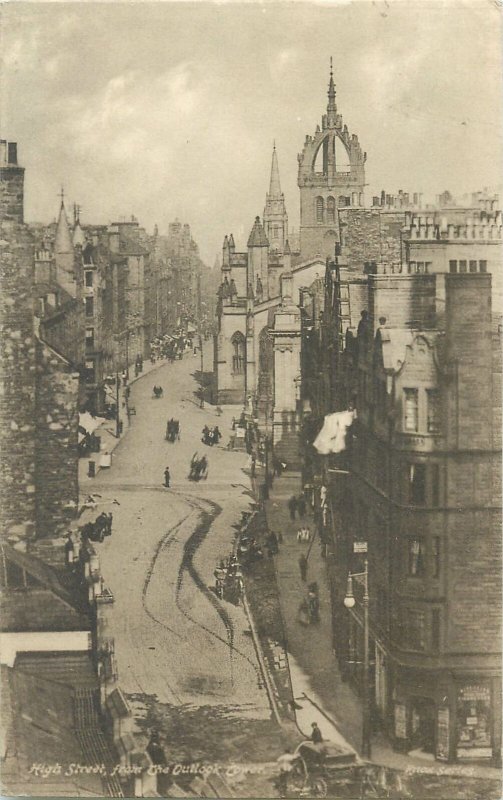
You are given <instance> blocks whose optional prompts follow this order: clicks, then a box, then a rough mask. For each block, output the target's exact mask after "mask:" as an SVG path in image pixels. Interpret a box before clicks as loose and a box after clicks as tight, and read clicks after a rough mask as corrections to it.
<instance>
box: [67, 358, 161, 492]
mask: <svg viewBox="0 0 503 800" xmlns="http://www.w3.org/2000/svg"><path fill="white" fill-rule="evenodd" d="M166 363H168V362H167V359H165V358H163V359H160V360H158V361H156V362H155V364H152V363H151V362H150V361H145V362H144V364H143V372H140V374H139V375H137V376H136V377H130V378H129V383H128V386H132V384H133V383H136V381H139V380H140V379H141V378H143V377H144V376H145V375H148V374H149V373H150V372H154V370H156V369H159V367H163V366H164V365H165V364H166ZM131 372H134V364H132V365H131V367H130V375H131ZM120 403H121V408H120V416H119V418H120V420H121V422H122V424H123V428H122V436H120V437H119V438H117V436H116V435H115V427H116V426H115V420H114V419H109V420H107V421H106V422H104V423H103V424H102V425H100V427H99V428H96V431H95V433H96V435H97V436H99V437H101V448H100V452H99V453H90V454H89V455H88V456H84V457H83V458H79V487H84V486H86V485H87V486H92V484H93V482H94V480H95V479H94V478H90V477H89V475H88V462H89V461H94V462H95V463H96V473H95V474H96V475H97V474H98V472H99V471H100V469H101V467H100V457H101V456H102V455H103V454H104V453H110V455H112V454H113V452H114V450H115V448H116V447H117V446H118V445H119V444H120V442H121V441H122V440H123V438H124V436H125V435H126V433H127V431H128V429H129V427H130V426H131V424H133V423H132V422H131V418H130V419H129V420H128V415H127V413H126V405H125V400H124V387H121V398H120ZM133 416H134V415H133ZM112 465H113V458H112Z"/></svg>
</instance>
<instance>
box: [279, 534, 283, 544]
mask: <svg viewBox="0 0 503 800" xmlns="http://www.w3.org/2000/svg"><path fill="white" fill-rule="evenodd" d="M278 542H279V544H283V534H282V533H281V531H280V532H279V533H278Z"/></svg>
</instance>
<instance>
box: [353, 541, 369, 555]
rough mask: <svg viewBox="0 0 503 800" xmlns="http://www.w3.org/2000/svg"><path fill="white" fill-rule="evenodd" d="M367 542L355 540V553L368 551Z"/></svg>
mask: <svg viewBox="0 0 503 800" xmlns="http://www.w3.org/2000/svg"><path fill="white" fill-rule="evenodd" d="M366 552H367V542H353V553H366Z"/></svg>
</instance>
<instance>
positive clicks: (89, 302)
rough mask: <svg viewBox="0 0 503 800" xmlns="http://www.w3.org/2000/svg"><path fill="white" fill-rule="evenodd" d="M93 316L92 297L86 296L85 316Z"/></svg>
mask: <svg viewBox="0 0 503 800" xmlns="http://www.w3.org/2000/svg"><path fill="white" fill-rule="evenodd" d="M93 316H94V297H86V317H93Z"/></svg>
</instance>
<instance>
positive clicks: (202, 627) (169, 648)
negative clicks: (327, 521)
mask: <svg viewBox="0 0 503 800" xmlns="http://www.w3.org/2000/svg"><path fill="white" fill-rule="evenodd" d="M207 355H208V356H209V352H208V354H207ZM199 363H200V362H199V358H192V356H187V357H186V358H185V359H184V360H183V361H177V362H175V363H174V364H166V365H163V366H161V367H159V369H158V370H155V371H153V372H152V373H151V374H148V375H146V376H145V377H144V378H142V379H141V380H140V381H138V382H136V383H135V384H133V385H132V387H131V400H130V402H131V403H132V404H133V405H134V406H135V407H136V409H137V414H136V416H135V417H132V425H131V428H130V430H129V432H128V434H127V436H126V437H125V438H124V439H123V440H122V442H121V443H120V444H119V446H118V447H117V449H116V450H115V453H114V456H113V466H112V468H111V469H110V470H103V471H101V472H100V473H99V474H98V476H97V478H96V481H95V482H94V483H93V484H92V491H93V492H96V493H98V494H100V495H101V499H100V500H99V502H100V503H105V502H109V501H111V500H112V499H116V500H117V501H118V503H119V504H120V505H113V506H112V507H111V508H112V509H113V514H114V523H113V535H112V536H111V537H110V538H108V539H106V540H105V542H104V543H103V544H101V545H97V548H98V552H99V555H100V560H101V565H102V572H103V577H104V580H105V583H106V585H107V586H108V587H109V588H110V589H111V590H112V592H113V594H114V597H115V604H114V609H113V615H112V616H113V621H112V628H113V631H112V633H113V635H114V637H115V651H116V657H117V663H118V670H119V679H120V685H121V687H122V689H123V690H124V691H125V693H126V694H127V695H128V696H129V697H130V700H131V701H132V704H133V707H134V712H135V715H136V717H137V718H138V719H141V717H142V716H143V717H145V718H146V719H147V721H148V722H149V723H150V724H151V723H152V720H153V719H156V718H160V717H161V716H162V715H163V714H164V715H165V716H166V715H167V717H169V719H170V720H172V719H173V716H174V715H175V707H177V711H176V715H177V720H178V721H177V725H178V729H180V731H181V728H180V726H181V725H182V723H183V716H184V714H185V713H186V715H188V716H190V715H192V716H194V715H196V717H197V715H200V714H201V708H200V707H203V708H205V709H206V711H207V717H208V719H211V720H212V722H211V725H212V727H214V725H215V724H216V723H215V719H216V718H218V719H225V717H228V718H229V719H231V718H232V725H235V723H236V720H237V719H240V720H242V721H243V720H249V721H250V722H252V723H253V721H257V723H267V729H268V728H269V720H270V708H269V703H268V699H267V694H266V691H265V689H264V688H262V686H261V681H260V672H259V667H258V662H257V659H256V654H255V649H254V645H253V640H252V638H251V636H250V631H249V625H248V621H247V619H246V616H245V614H244V611H243V609H242V608H241V607H235V606H233V605H232V604H230V603H227V602H223V601H220V600H219V599H218V598H217V597H216V596H215V595H214V593H213V592H212V591H211V589H210V588H209V587H211V586H212V585H213V584H214V577H213V570H214V569H215V567H216V566H217V563H218V561H219V560H220V558H222V557H224V556H227V555H229V553H230V550H231V546H232V541H233V537H234V534H235V528H234V526H235V525H236V523H238V522H239V520H240V517H241V511H242V510H245V509H248V508H249V504H250V502H252V497H251V494H250V489H249V480H248V477H247V474H246V472H245V471H244V469H245V468H246V463H247V456H246V454H244V453H242V452H232V451H228V450H227V449H226V447H225V445H226V444H227V442H228V439H229V431H230V417H231V414H232V412H231V411H229V410H226V411H225V412H224V415H223V416H222V417H220V418H217V416H216V414H215V409H214V407H212V406H209V405H207V407H206V408H205V409H204V410H202V409H200V408H199V405H198V402H197V400H196V399H195V397H194V394H193V393H194V391H195V389H196V388H197V384H196V382H195V380H194V378H193V377H192V375H191V373H193V372H195V371H196V370H197V369H198V368H199ZM154 384H160V385H162V386H163V388H164V398H162V399H159V400H154V399H152V387H153V385H154ZM168 417H174V418H175V419H179V420H180V424H181V441H180V442H178V443H176V444H169V443H168V442H166V441H165V439H164V433H165V428H166V421H167V419H168ZM204 424H208V425H210V426H212V425H215V424H218V425H219V427H220V429H221V430H222V432H223V439H222V442H221V445H220V446H219V447H213V448H208V447H206V446H205V445H203V444H202V443H201V429H202V427H203V425H204ZM196 450H198V451H199V453H200V454H201V455H202V454H203V453H205V454H206V456H207V457H208V459H209V475H208V478H207V480H206V481H201V482H199V483H193V482H191V481H189V480H188V479H187V475H188V465H189V462H190V459H191V456H192V454H193V453H194V452H195V451H196ZM167 465H169V467H170V470H171V475H172V488H171V489H165V488H164V487H163V485H162V484H163V472H164V468H165V466H167ZM89 488H91V487H89ZM86 489H87V485H86ZM180 708H181V709H183V710H184V711H183V713H182V714H181V712H180ZM211 708H213V712H211V711H210V710H211ZM190 725H192V722H191V723H190ZM203 727H204V726H203ZM246 729H247V725H245V727H244V728H243V726H242V725H241V726H239V725H238V726H237V728H236V730H237V731H239V730H241V731H244V730H246ZM252 729H253V724H252V725H251V728H250V730H252ZM180 735H181V734H180ZM182 738H183V737H182ZM206 738H207V734H206ZM189 745H190V742H188V746H189ZM201 747H202V748H203V749H204V744H202V745H201ZM208 749H209V751H211V750H212V748H211V746H209V745H208Z"/></svg>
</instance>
